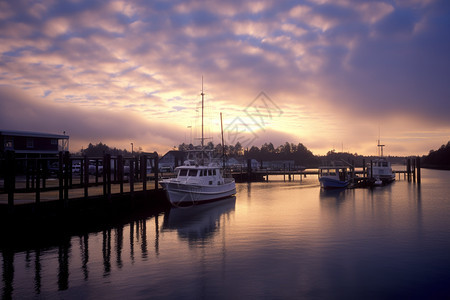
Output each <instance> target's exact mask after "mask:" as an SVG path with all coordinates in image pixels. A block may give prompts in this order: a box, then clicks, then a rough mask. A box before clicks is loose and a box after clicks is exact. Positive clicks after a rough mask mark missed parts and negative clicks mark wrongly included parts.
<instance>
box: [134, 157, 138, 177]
mask: <svg viewBox="0 0 450 300" xmlns="http://www.w3.org/2000/svg"><path fill="white" fill-rule="evenodd" d="M134 167H135V168H134V172H135V175H134V176H135V177H134V179H135V180H139V157H137V156H135V157H134Z"/></svg>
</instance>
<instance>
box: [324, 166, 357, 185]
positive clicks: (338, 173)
mask: <svg viewBox="0 0 450 300" xmlns="http://www.w3.org/2000/svg"><path fill="white" fill-rule="evenodd" d="M319 182H320V186H321V187H323V188H325V189H332V188H346V187H347V186H348V185H349V184H350V176H349V172H348V167H346V166H324V167H319Z"/></svg>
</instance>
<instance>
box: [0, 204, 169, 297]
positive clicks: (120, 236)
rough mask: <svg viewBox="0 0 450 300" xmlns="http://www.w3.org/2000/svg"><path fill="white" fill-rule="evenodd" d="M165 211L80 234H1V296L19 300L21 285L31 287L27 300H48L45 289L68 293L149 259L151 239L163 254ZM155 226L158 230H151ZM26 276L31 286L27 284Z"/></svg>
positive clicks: (64, 232)
mask: <svg viewBox="0 0 450 300" xmlns="http://www.w3.org/2000/svg"><path fill="white" fill-rule="evenodd" d="M161 213H162V212H157V213H154V214H151V215H150V216H145V217H139V218H137V219H134V220H127V221H123V222H116V223H115V224H114V225H111V224H107V225H106V224H105V225H101V227H103V228H100V229H99V228H98V227H99V224H95V225H94V226H93V228H95V229H94V230H90V229H89V228H86V230H85V231H82V232H77V233H76V234H75V233H74V232H71V230H69V229H65V228H64V226H60V227H61V228H58V229H54V231H53V232H47V233H46V234H45V235H44V234H43V233H42V231H38V230H36V231H30V232H29V233H24V232H22V231H21V232H20V233H19V232H14V234H13V233H12V232H10V234H9V235H8V236H7V237H6V234H3V233H1V234H0V236H1V237H4V238H5V239H4V240H3V241H2V243H1V244H0V255H1V256H0V257H1V259H2V262H1V268H2V272H1V273H0V275H1V277H2V278H1V281H0V282H1V286H0V288H1V289H2V297H1V298H2V299H14V298H20V296H18V295H22V296H23V295H24V294H23V293H25V291H24V290H22V287H23V286H27V285H29V286H28V290H27V294H26V295H27V297H30V298H33V294H34V297H43V296H44V297H45V293H43V291H46V292H48V291H49V290H53V291H65V290H68V289H70V288H71V287H73V286H76V285H77V284H78V283H77V282H76V281H77V280H81V281H89V280H94V281H95V280H98V278H99V277H100V278H105V277H109V276H111V274H112V273H113V272H114V271H117V270H120V269H122V268H123V267H124V265H125V264H127V263H128V264H134V263H135V261H136V260H145V259H147V257H148V256H149V254H150V253H149V245H150V243H149V239H152V238H154V241H155V242H154V254H155V255H156V256H158V255H159V230H160V225H159V217H160V214H161ZM62 228H64V229H62ZM150 228H151V229H152V231H153V230H154V231H153V232H149V229H150ZM66 230H67V232H66ZM38 232H39V233H38ZM7 238H8V239H7ZM5 240H6V241H5ZM128 240H129V241H128ZM152 244H153V243H152ZM128 253H129V255H128ZM124 254H126V255H124ZM137 255H138V256H137ZM136 256H137V257H136ZM92 274H93V275H92ZM22 278H30V279H32V282H25V283H24V281H23V280H22ZM30 293H33V294H30Z"/></svg>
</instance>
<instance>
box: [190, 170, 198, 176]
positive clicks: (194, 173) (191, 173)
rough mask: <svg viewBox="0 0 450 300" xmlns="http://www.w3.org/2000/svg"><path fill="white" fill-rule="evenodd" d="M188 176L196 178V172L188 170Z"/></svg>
mask: <svg viewBox="0 0 450 300" xmlns="http://www.w3.org/2000/svg"><path fill="white" fill-rule="evenodd" d="M189 176H192V177H195V176H197V170H189Z"/></svg>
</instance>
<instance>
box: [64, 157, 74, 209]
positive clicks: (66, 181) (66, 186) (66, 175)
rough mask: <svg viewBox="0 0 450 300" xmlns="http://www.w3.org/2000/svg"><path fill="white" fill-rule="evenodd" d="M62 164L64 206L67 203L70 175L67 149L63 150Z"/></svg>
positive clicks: (70, 166) (70, 169)
mask: <svg viewBox="0 0 450 300" xmlns="http://www.w3.org/2000/svg"><path fill="white" fill-rule="evenodd" d="M63 165H64V207H67V206H68V204H69V177H72V175H71V173H72V164H71V161H70V153H69V151H66V152H64V158H63Z"/></svg>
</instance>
